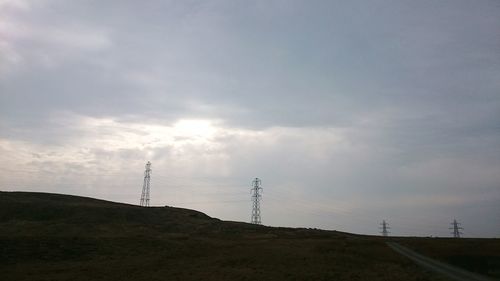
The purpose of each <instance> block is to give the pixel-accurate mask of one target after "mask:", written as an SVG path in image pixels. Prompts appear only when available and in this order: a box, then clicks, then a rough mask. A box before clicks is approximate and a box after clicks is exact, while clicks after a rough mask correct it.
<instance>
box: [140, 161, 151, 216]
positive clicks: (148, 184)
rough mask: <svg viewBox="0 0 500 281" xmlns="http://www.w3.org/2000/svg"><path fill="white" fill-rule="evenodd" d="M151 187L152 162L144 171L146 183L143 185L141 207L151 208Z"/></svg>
mask: <svg viewBox="0 0 500 281" xmlns="http://www.w3.org/2000/svg"><path fill="white" fill-rule="evenodd" d="M150 187H151V162H149V161H148V163H147V164H146V170H145V171H144V183H143V184H142V194H141V202H140V204H141V206H142V207H149V188H150Z"/></svg>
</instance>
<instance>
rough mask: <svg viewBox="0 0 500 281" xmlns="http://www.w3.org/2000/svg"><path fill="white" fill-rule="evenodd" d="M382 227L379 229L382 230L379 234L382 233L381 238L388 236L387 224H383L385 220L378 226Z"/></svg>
mask: <svg viewBox="0 0 500 281" xmlns="http://www.w3.org/2000/svg"><path fill="white" fill-rule="evenodd" d="M380 225H381V226H382V227H380V228H381V229H382V231H381V232H380V233H382V236H386V237H387V236H389V233H390V232H389V229H390V227H389V224H388V223H387V222H385V220H383V221H382V223H381V224H380Z"/></svg>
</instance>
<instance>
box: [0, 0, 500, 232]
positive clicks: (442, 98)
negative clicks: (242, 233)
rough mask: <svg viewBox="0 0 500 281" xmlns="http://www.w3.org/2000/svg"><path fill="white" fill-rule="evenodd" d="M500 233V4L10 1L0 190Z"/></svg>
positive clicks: (3, 50)
mask: <svg viewBox="0 0 500 281" xmlns="http://www.w3.org/2000/svg"><path fill="white" fill-rule="evenodd" d="M148 160H150V161H151V162H152V168H153V174H152V180H151V181H152V189H151V197H152V199H151V200H152V204H153V205H157V206H162V205H171V206H179V207H185V208H193V209H197V210H200V211H203V212H205V213H207V214H209V215H211V216H215V217H219V218H221V219H225V220H238V221H249V220H250V211H251V202H250V187H251V182H252V179H253V178H255V177H259V178H261V179H262V186H263V188H264V194H263V202H262V221H263V223H264V224H266V225H273V226H303V227H318V228H324V229H336V230H342V231H349V232H356V233H367V234H377V233H378V231H379V229H378V226H379V225H378V224H379V223H380V222H381V221H382V220H383V219H385V220H387V221H388V222H389V224H390V226H391V227H392V229H391V230H392V234H394V235H437V236H448V235H449V230H448V227H449V223H450V222H451V221H452V220H453V219H454V218H456V219H457V220H458V221H460V222H462V223H463V226H464V228H465V230H464V234H465V236H468V237H472V236H478V237H500V221H499V218H500V204H499V202H500V2H498V1H495V0H477V1H470V0H449V1H448V0H442V1H433V0H423V1H410V0H408V1H401V0H384V1H382V0H380V1H379V0H377V1H333V0H332V1H293V0H287V1H279V0H277V1H267V0H266V1H264V0H262V1H229V0H228V1H184V0H182V1H180V0H178V1H100V0H81V1H67V0H53V1H52V0H33V1H23V0H0V189H1V190H24V191H44V192H58V193H66V194H75V195H83V196H91V197H97V198H103V199H108V200H113V201H119V202H127V203H132V204H137V203H138V201H139V197H140V193H141V189H142V177H143V172H144V165H145V163H146V162H147V161H148Z"/></svg>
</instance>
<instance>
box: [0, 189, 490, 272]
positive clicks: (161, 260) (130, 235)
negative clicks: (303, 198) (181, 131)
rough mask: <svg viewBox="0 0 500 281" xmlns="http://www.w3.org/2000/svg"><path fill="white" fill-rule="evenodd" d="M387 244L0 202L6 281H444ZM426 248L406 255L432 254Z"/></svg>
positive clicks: (189, 218)
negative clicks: (425, 251) (423, 251)
mask: <svg viewBox="0 0 500 281" xmlns="http://www.w3.org/2000/svg"><path fill="white" fill-rule="evenodd" d="M399 239H400V240H401V239H403V238H399ZM424 240H425V239H424ZM385 241H386V240H385V239H383V238H381V237H374V236H363V235H354V234H349V233H343V232H337V231H324V230H317V229H304V228H276V227H266V226H259V225H252V224H248V223H242V222H228V221H221V220H219V219H216V218H212V217H209V216H208V215H206V214H203V213H201V212H198V211H194V210H188V209H182V208H174V207H150V208H143V207H138V206H134V205H129V204H122V203H115V202H109V201H103V200H98V199H93V198H85V197H78V196H70V195H61V194H48V193H29V192H0V259H1V260H2V263H1V265H0V279H1V280H446V279H444V278H443V277H441V276H438V275H435V274H433V273H429V272H426V271H424V270H422V269H420V268H419V267H418V266H416V265H415V264H414V263H413V262H411V261H409V260H407V259H405V258H402V257H401V256H399V255H398V254H397V253H395V252H394V251H392V250H391V249H390V248H388V247H387V245H386V244H385ZM419 241H420V240H419ZM419 241H417V240H415V239H414V240H411V241H410V240H409V243H408V245H410V246H412V245H413V246H416V247H418V246H419V245H424V244H425V243H424V244H422V243H421V242H419ZM426 241H427V240H426ZM464 241H467V240H466V239H464ZM474 241H475V242H474V243H475V245H476V246H475V247H476V249H479V248H481V247H483V248H489V249H490V250H489V251H490V252H493V251H495V249H497V248H498V246H499V243H498V239H484V240H481V241H479V239H478V240H474ZM477 241H479V242H477ZM412 243H413V244H412ZM419 243H420V244H419ZM453 243H454V242H453ZM425 245H427V244H425ZM426 247H427V249H428V248H430V247H431V246H429V245H427V246H426ZM478 247H479V248H478ZM495 247H497V248H495ZM479 251H480V250H479ZM485 251H486V250H485ZM476 252H478V251H477V250H476ZM488 253H489V252H488ZM492 257H493V258H492V259H491V258H490V259H489V260H488V261H490V260H493V261H494V260H495V259H496V258H498V255H497V256H495V255H494V254H492ZM438 258H439V257H438ZM493 266H495V265H493ZM480 270H483V271H486V273H488V272H489V271H491V270H490V269H489V268H488V267H487V268H486V269H485V268H482V269H480ZM482 273H484V272H482ZM493 274H495V273H493Z"/></svg>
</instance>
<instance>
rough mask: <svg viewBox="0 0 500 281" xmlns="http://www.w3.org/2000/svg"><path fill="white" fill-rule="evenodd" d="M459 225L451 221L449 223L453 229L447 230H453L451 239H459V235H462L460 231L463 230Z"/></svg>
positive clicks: (455, 221)
mask: <svg viewBox="0 0 500 281" xmlns="http://www.w3.org/2000/svg"><path fill="white" fill-rule="evenodd" d="M460 224H461V223H459V222H457V220H455V219H454V220H453V222H452V223H451V225H453V227H450V228H449V229H453V232H452V234H453V238H460V235H462V234H463V233H462V232H461V231H460V230H462V229H464V228H463V227H461V226H460Z"/></svg>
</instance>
